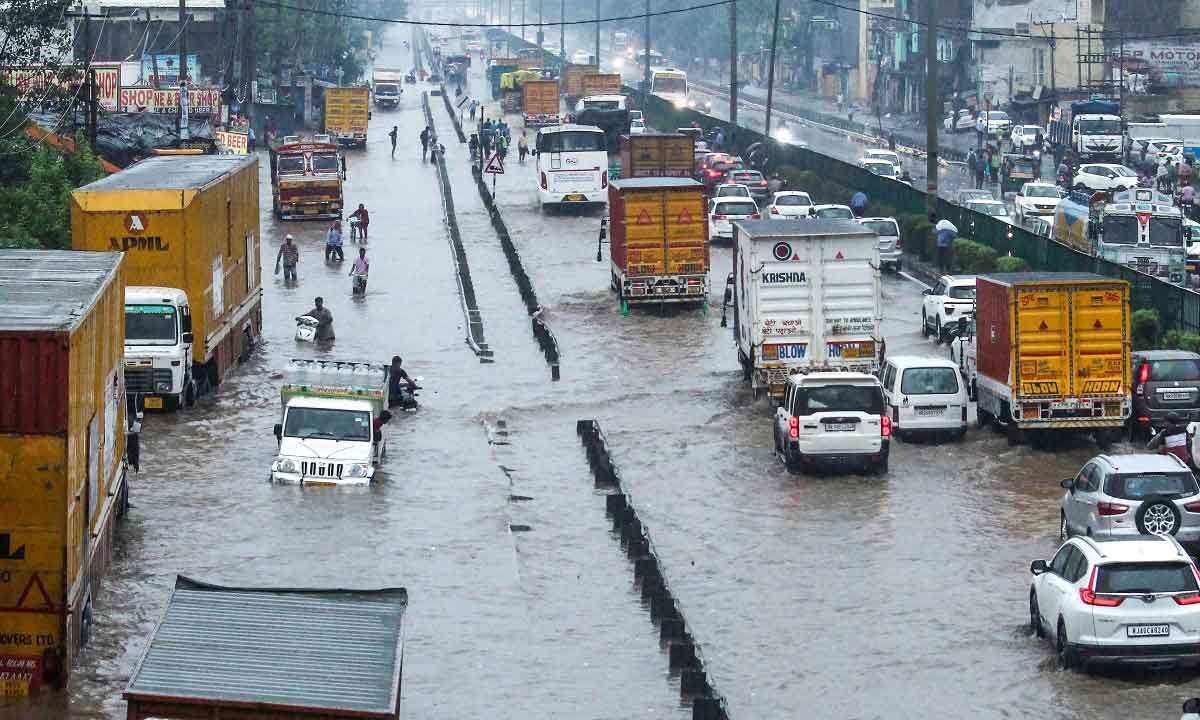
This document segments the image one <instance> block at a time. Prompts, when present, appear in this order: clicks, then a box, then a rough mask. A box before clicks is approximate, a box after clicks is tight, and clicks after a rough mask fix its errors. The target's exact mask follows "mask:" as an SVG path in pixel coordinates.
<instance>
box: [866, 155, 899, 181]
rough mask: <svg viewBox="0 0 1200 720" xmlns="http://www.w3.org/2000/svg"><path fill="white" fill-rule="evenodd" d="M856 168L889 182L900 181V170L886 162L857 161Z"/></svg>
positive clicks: (875, 160)
mask: <svg viewBox="0 0 1200 720" xmlns="http://www.w3.org/2000/svg"><path fill="white" fill-rule="evenodd" d="M858 166H859V167H860V168H862V169H864V170H869V171H871V172H873V173H875V174H876V175H878V176H880V177H885V178H889V179H891V180H899V179H900V168H898V167H896V166H895V165H893V164H892V163H890V162H888V161H887V160H877V159H873V158H863V159H862V160H859V161H858Z"/></svg>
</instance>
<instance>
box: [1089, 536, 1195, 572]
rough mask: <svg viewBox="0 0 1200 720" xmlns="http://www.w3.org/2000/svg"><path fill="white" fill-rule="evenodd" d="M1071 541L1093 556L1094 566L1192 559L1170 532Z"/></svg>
mask: <svg viewBox="0 0 1200 720" xmlns="http://www.w3.org/2000/svg"><path fill="white" fill-rule="evenodd" d="M1070 542H1072V543H1075V545H1076V547H1079V548H1082V549H1083V550H1084V552H1085V553H1086V554H1090V555H1092V556H1093V560H1094V561H1095V564H1097V565H1106V564H1109V563H1130V562H1133V563H1136V562H1171V561H1176V562H1178V561H1186V562H1191V558H1190V557H1189V556H1188V554H1187V551H1185V550H1184V549H1183V547H1182V546H1180V545H1179V542H1178V541H1176V540H1175V538H1174V537H1173V536H1170V535H1139V536H1134V537H1128V538H1123V539H1121V540H1096V539H1095V538H1090V537H1077V538H1074V539H1072V540H1071V541H1070Z"/></svg>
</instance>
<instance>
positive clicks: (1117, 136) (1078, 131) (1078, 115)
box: [1071, 98, 1125, 162]
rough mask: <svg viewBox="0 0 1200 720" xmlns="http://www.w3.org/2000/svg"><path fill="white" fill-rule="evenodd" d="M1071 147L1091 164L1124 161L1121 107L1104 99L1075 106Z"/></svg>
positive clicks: (1072, 117)
mask: <svg viewBox="0 0 1200 720" xmlns="http://www.w3.org/2000/svg"><path fill="white" fill-rule="evenodd" d="M1071 147H1072V148H1074V149H1075V152H1077V153H1079V157H1080V159H1082V160H1084V161H1087V162H1104V161H1109V162H1120V159H1121V154H1122V152H1123V151H1124V149H1125V137H1124V131H1123V129H1122V127H1121V106H1120V104H1119V103H1118V102H1117V101H1116V100H1107V99H1102V98H1095V99H1092V100H1083V101H1076V102H1073V103H1071Z"/></svg>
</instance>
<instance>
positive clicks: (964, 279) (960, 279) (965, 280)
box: [938, 275, 979, 285]
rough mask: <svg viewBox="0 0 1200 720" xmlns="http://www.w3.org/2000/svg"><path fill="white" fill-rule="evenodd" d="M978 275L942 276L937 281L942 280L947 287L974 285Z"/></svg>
mask: <svg viewBox="0 0 1200 720" xmlns="http://www.w3.org/2000/svg"><path fill="white" fill-rule="evenodd" d="M978 277H979V276H978V275H943V276H941V277H940V278H938V280H944V281H945V282H946V284H948V285H974V284H975V280H976V279H977V278H978Z"/></svg>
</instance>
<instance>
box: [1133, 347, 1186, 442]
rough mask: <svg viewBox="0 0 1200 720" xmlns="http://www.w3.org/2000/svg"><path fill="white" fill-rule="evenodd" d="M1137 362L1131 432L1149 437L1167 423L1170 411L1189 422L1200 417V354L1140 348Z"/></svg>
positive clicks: (1135, 358) (1138, 435)
mask: <svg viewBox="0 0 1200 720" xmlns="http://www.w3.org/2000/svg"><path fill="white" fill-rule="evenodd" d="M1129 359H1130V362H1131V364H1132V365H1133V368H1132V372H1131V373H1130V378H1132V380H1133V383H1132V385H1133V411H1132V412H1131V413H1130V416H1129V433H1130V437H1131V438H1133V439H1146V438H1148V437H1149V436H1150V431H1151V429H1157V428H1162V427H1163V426H1164V425H1166V417H1167V413H1170V412H1173V413H1176V414H1178V415H1179V416H1180V418H1182V419H1183V420H1184V421H1185V422H1187V421H1189V420H1191V421H1195V420H1200V355H1198V354H1196V353H1194V352H1187V351H1185V350H1137V351H1134V352H1133V353H1132V354H1131V355H1130V358H1129Z"/></svg>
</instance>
